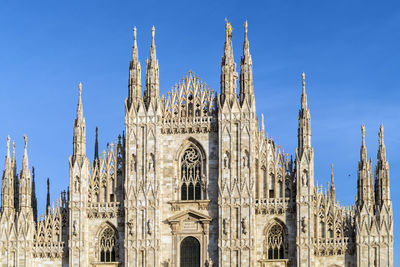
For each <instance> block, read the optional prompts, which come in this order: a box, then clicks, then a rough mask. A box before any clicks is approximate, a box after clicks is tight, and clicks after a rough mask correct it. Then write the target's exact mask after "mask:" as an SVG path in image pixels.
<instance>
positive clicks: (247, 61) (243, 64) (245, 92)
mask: <svg viewBox="0 0 400 267" xmlns="http://www.w3.org/2000/svg"><path fill="white" fill-rule="evenodd" d="M245 99H247V100H248V101H250V104H251V105H252V106H254V107H255V103H254V102H255V98H254V87H253V62H252V60H251V54H250V46H249V40H248V38H247V21H246V22H245V23H244V43H243V55H242V58H241V60H240V104H241V105H243V102H244V101H245Z"/></svg>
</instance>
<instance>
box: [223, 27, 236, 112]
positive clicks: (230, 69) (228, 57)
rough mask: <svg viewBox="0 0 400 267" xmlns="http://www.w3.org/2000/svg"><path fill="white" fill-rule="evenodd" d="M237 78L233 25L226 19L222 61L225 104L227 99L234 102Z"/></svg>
mask: <svg viewBox="0 0 400 267" xmlns="http://www.w3.org/2000/svg"><path fill="white" fill-rule="evenodd" d="M237 79H238V73H237V72H236V64H235V62H234V59H233V48H232V25H231V24H230V23H229V22H228V20H226V24H225V45H224V56H223V57H222V62H221V103H222V104H223V105H224V103H225V100H226V101H228V102H229V103H232V101H233V99H234V97H237V96H236V81H237Z"/></svg>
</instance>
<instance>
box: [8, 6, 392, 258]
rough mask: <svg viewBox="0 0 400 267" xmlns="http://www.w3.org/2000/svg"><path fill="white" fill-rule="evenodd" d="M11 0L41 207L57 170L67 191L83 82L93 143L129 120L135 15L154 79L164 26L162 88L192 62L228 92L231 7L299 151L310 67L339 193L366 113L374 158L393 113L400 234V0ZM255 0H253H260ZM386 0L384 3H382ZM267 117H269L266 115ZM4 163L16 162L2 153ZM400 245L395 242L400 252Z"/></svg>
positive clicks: (316, 127)
mask: <svg viewBox="0 0 400 267" xmlns="http://www.w3.org/2000/svg"><path fill="white" fill-rule="evenodd" d="M135 2H136V3H134V1H64V2H62V1H26V2H22V1H2V3H1V4H0V36H1V41H0V114H1V124H2V127H1V128H0V144H2V145H0V155H5V153H6V151H5V150H6V138H7V135H10V136H11V138H12V139H13V140H15V141H16V149H17V157H18V168H20V167H21V164H22V153H23V138H22V135H23V134H27V135H28V137H29V144H28V150H29V151H28V152H29V163H30V165H31V166H32V165H34V166H35V169H36V174H37V191H38V205H39V212H43V210H44V206H45V201H46V197H45V194H46V178H47V177H50V181H51V199H52V201H54V200H55V198H56V196H58V195H59V193H60V191H61V190H64V189H66V187H67V184H68V156H69V155H70V154H71V152H72V130H73V128H72V126H73V119H74V117H75V111H76V104H77V95H78V89H77V86H78V82H79V81H81V82H82V83H83V104H84V116H85V118H86V123H87V151H88V156H89V158H90V159H93V151H94V145H93V143H94V135H95V127H96V126H98V127H99V138H100V140H99V141H100V148H101V150H103V149H105V147H106V144H107V142H112V141H113V140H114V139H115V138H116V137H117V136H118V134H120V133H122V130H123V128H124V99H125V98H126V96H127V82H128V64H129V60H130V57H131V47H132V39H133V34H132V28H133V26H136V27H137V31H138V33H137V35H138V46H139V58H140V60H141V64H142V75H143V76H142V81H143V82H142V84H144V75H145V59H146V58H147V57H148V56H149V48H150V41H151V27H152V26H153V25H155V27H156V45H157V56H158V59H159V64H160V84H161V85H160V87H161V88H160V91H161V93H163V94H164V93H166V92H167V91H168V90H169V89H170V88H171V87H172V86H173V84H175V83H176V82H178V81H179V79H181V78H182V77H183V76H184V75H185V74H186V73H187V72H188V71H189V70H193V71H194V72H195V73H196V74H197V75H199V76H200V78H201V79H202V80H203V81H205V82H207V83H208V84H209V85H210V87H212V88H214V89H216V90H218V91H219V77H220V63H221V56H222V54H223V44H224V19H225V17H227V18H228V19H229V20H230V21H231V22H232V26H233V28H234V29H233V45H234V56H235V60H236V62H237V64H238V70H239V59H240V55H241V52H242V42H243V23H244V21H245V20H246V19H247V20H248V23H249V33H248V35H249V40H250V51H251V53H252V57H253V65H254V87H255V94H256V103H257V104H258V105H257V113H258V114H259V115H261V113H263V114H264V118H265V126H266V131H267V132H268V134H269V136H271V137H273V138H274V139H275V140H276V141H277V142H278V143H279V144H281V145H282V146H283V148H285V151H288V152H289V153H291V154H293V153H294V151H295V148H296V145H297V115H298V108H299V104H300V93H301V72H303V71H304V72H305V73H306V86H307V93H308V101H309V107H310V109H311V125H312V134H313V135H312V143H313V146H314V149H315V178H316V180H318V181H319V183H320V184H323V185H324V186H326V184H327V182H328V181H329V180H330V165H331V163H333V164H334V172H335V183H336V192H337V199H338V200H340V201H341V203H343V204H344V205H352V204H353V203H354V201H355V195H356V181H357V162H358V159H359V149H360V144H361V133H360V125H361V124H365V125H366V144H367V149H368V156H369V157H372V159H373V161H374V165H375V162H376V152H377V146H378V135H377V134H378V130H379V125H380V123H383V124H384V126H385V143H386V146H387V157H388V159H389V164H390V174H391V186H392V200H393V205H394V207H395V208H394V220H395V251H396V249H397V250H398V248H399V245H398V243H399V242H400V230H399V226H400V225H399V221H400V215H399V213H398V212H397V211H398V209H399V207H400V190H399V186H400V182H399V179H400V178H399V177H398V176H399V173H400V154H399V153H398V151H399V150H400V131H399V130H400V116H399V114H400V105H399V100H400V90H399V89H400V88H399V87H400V85H399V84H400V76H399V74H398V73H399V69H400V54H399V45H400V4H399V3H397V2H396V1H379V2H377V1H376V2H372V1H262V2H261V1H260V2H252V3H248V4H245V1H228V2H222V1H221V2H217V1H197V2H191V1H159V2H157V1H140V2H138V1H135ZM246 2H250V1H246ZM378 3H379V4H378ZM260 117H261V116H260ZM0 166H1V167H3V166H4V165H0ZM398 261H400V257H399V256H397V255H395V262H398Z"/></svg>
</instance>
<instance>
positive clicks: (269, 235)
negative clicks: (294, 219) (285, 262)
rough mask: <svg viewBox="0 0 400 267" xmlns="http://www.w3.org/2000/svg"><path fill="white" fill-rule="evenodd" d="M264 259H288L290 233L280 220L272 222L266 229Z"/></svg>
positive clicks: (276, 219)
mask: <svg viewBox="0 0 400 267" xmlns="http://www.w3.org/2000/svg"><path fill="white" fill-rule="evenodd" d="M264 257H265V259H269V260H276V259H286V258H287V257H288V231H287V228H286V225H285V224H284V223H283V222H282V221H281V220H279V219H278V218H274V219H272V220H270V221H269V222H268V224H267V226H266V227H265V228H264Z"/></svg>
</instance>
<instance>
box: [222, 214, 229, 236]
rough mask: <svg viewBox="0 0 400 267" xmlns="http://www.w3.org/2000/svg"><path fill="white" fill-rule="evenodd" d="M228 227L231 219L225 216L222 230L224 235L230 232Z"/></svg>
mask: <svg viewBox="0 0 400 267" xmlns="http://www.w3.org/2000/svg"><path fill="white" fill-rule="evenodd" d="M228 228H229V221H228V220H227V219H226V218H225V219H223V220H222V232H223V233H224V235H227V234H228Z"/></svg>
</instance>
